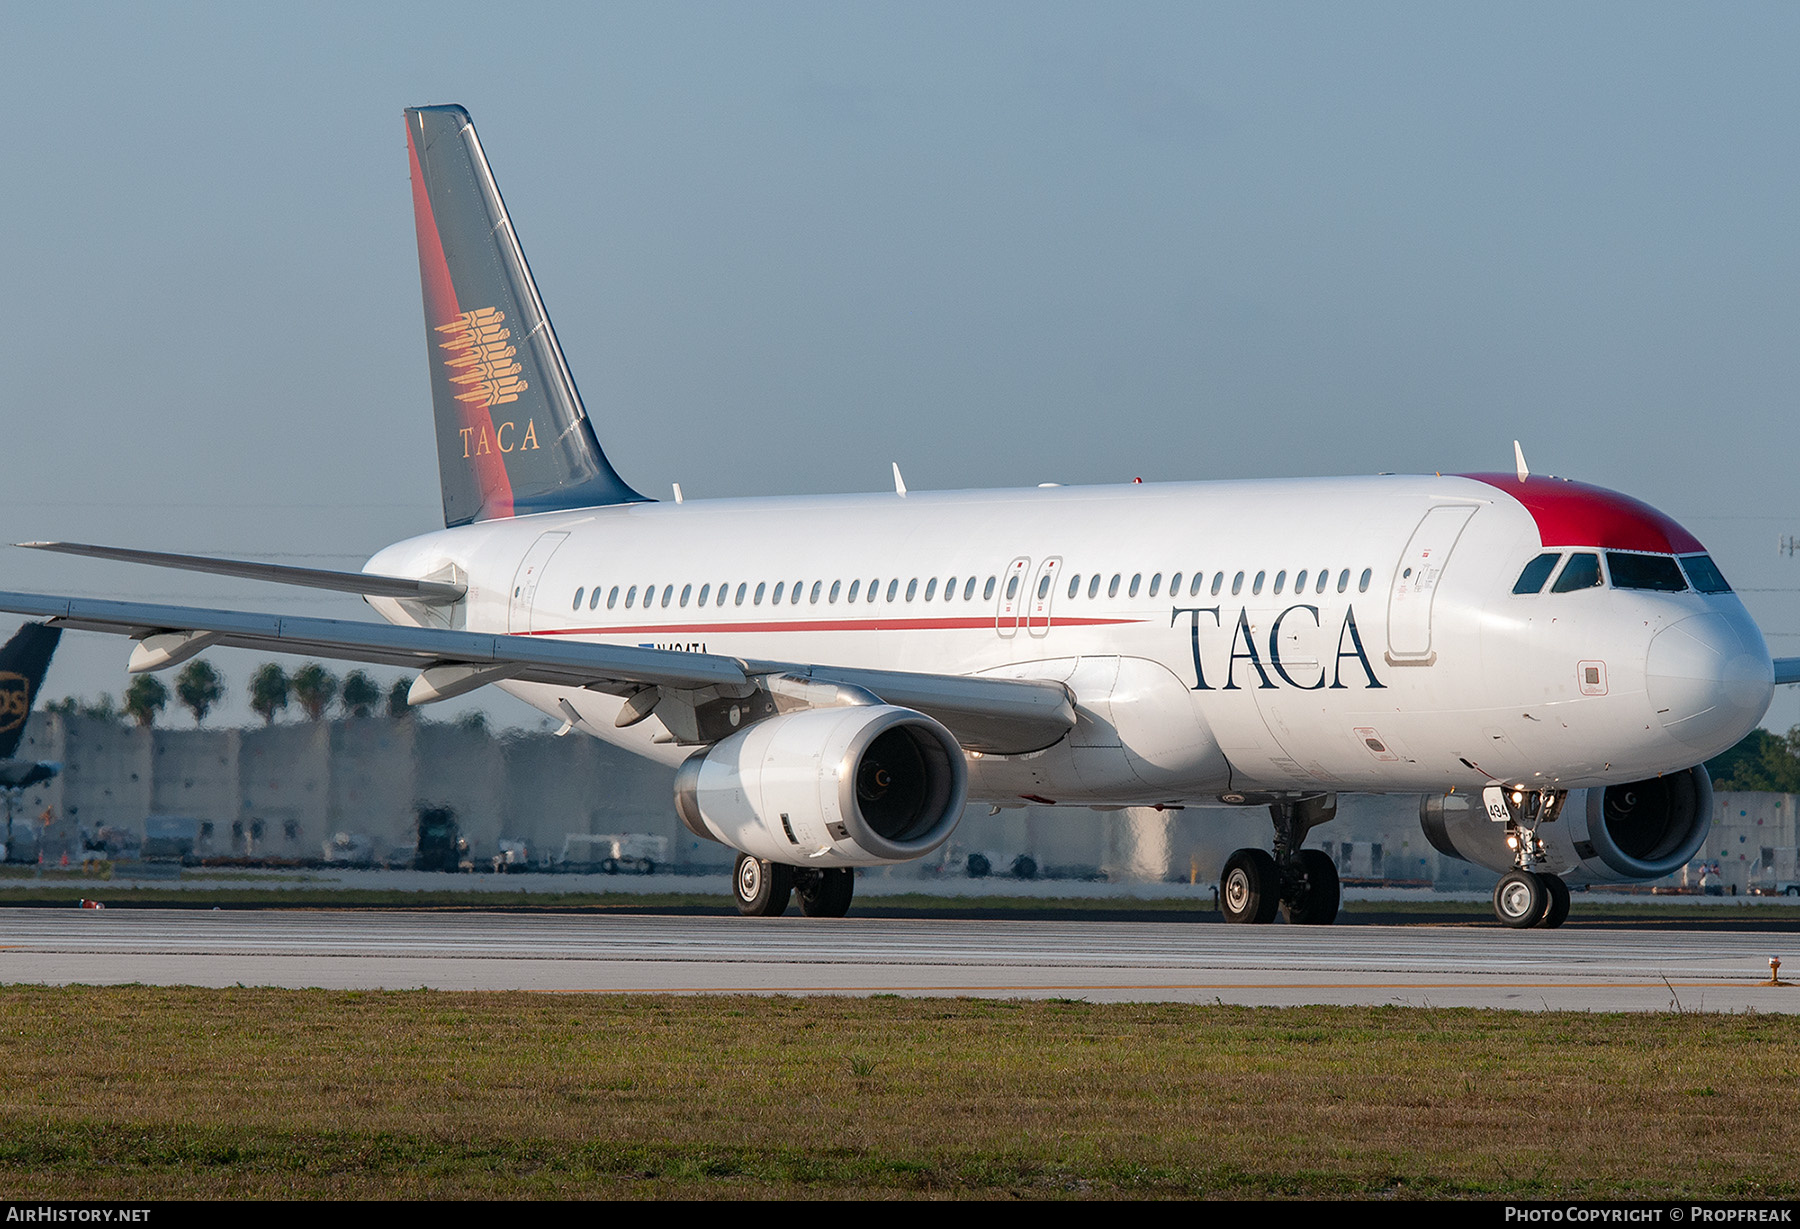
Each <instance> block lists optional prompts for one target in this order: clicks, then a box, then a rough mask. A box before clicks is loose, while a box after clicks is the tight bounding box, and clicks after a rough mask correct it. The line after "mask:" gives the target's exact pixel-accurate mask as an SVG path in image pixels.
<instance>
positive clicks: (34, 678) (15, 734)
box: [0, 623, 62, 785]
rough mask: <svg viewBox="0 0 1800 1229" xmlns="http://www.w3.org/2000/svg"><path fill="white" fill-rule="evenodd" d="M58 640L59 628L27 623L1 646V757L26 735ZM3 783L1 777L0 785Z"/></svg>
mask: <svg viewBox="0 0 1800 1229" xmlns="http://www.w3.org/2000/svg"><path fill="white" fill-rule="evenodd" d="M60 639H62V630H61V629H60V628H55V627H48V626H46V625H44V624H42V623H27V624H26V625H25V626H24V627H21V628H20V629H19V630H18V631H17V632H16V633H14V635H13V638H12V639H11V640H8V641H7V642H6V643H5V645H0V760H5V759H7V758H9V757H10V756H11V755H12V753H13V752H14V751H17V750H18V749H19V740H20V739H21V738H24V737H25V720H26V718H28V717H30V716H31V706H32V705H33V704H35V703H36V702H37V694H38V688H39V687H41V686H43V683H44V672H45V671H46V670H48V669H49V668H50V655H51V654H53V653H55V652H56V643H57V641H58V640H60ZM0 776H3V774H0ZM5 784H7V782H5V781H4V780H0V785H5Z"/></svg>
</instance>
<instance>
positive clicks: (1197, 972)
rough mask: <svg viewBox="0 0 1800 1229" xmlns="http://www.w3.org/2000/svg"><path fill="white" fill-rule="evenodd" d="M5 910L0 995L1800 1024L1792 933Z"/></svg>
mask: <svg viewBox="0 0 1800 1229" xmlns="http://www.w3.org/2000/svg"><path fill="white" fill-rule="evenodd" d="M1793 940H1794V941H1793V942H1791V943H1790V942H1789V937H1788V935H1786V934H1770V933H1754V932H1740V931H1732V930H1717V929H1710V930H1704V931H1700V930H1686V929H1679V928H1656V929H1642V930H1639V929H1583V928H1581V927H1579V926H1570V927H1566V928H1564V929H1562V930H1556V931H1509V930H1504V929H1501V928H1499V927H1494V926H1366V925H1359V926H1339V927H1298V926H1282V925H1277V926H1266V927H1243V928H1239V927H1229V926H1219V925H1199V924H1194V923H1191V922H1179V921H1177V922H1123V923H1121V922H1085V921H1082V922H1065V921H1042V920H1030V921H1014V920H985V919H983V920H953V919H910V918H909V919H896V918H856V917H850V918H843V919H833V920H826V919H808V918H800V917H786V918H756V919H748V918H735V917H668V916H646V915H619V914H606V915H583V914H569V915H560V914H499V913H426V912H417V913H411V912H386V911H383V912H350V911H345V912H330V911H279V910H270V911H231V910H175V909H108V910H81V909H55V910H52V909H0V982H3V983H39V984H71V983H89V984H119V983H130V982H141V983H149V984H157V985H201V986H231V985H237V984H242V985H247V986H287V987H325V988H335V989H414V988H420V987H428V988H434V989H444V990H533V991H544V992H564V993H583V992H587V993H615V994H617V993H677V994H702V993H705V994H719V993H726V994H732V993H742V994H855V995H867V994H905V995H970V996H978V997H1068V998H1082V999H1088V1000H1093V1001H1133V1000H1136V1001H1147V1000H1160V1001H1182V1002H1208V1003H1210V1002H1215V1001H1217V1002H1223V1003H1241V1004H1265V1005H1291V1004H1305V1003H1359V1004H1384V1003H1391V1004H1404V1005H1415V1006H1417V1005H1430V1006H1437V1007H1452V1006H1468V1007H1498V1008H1513V1009H1528V1010H1540V1009H1568V1010H1578V1011H1668V1010H1704V1011H1769V1012H1800V986H1787V985H1779V986H1770V985H1763V984H1760V983H1763V982H1766V981H1767V980H1768V979H1769V959H1770V957H1771V956H1774V957H1779V958H1780V959H1781V960H1782V961H1783V963H1784V965H1785V967H1786V969H1787V970H1788V971H1790V972H1791V973H1792V974H1793V975H1794V976H1795V977H1800V932H1796V933H1795V935H1794V936H1793Z"/></svg>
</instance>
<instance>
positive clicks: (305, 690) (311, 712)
mask: <svg viewBox="0 0 1800 1229" xmlns="http://www.w3.org/2000/svg"><path fill="white" fill-rule="evenodd" d="M293 688H294V699H296V700H298V701H300V707H301V708H303V709H305V710H306V715H307V716H308V717H309V718H311V719H312V720H314V721H318V720H319V719H320V718H322V717H324V716H325V709H326V707H327V706H328V705H330V703H331V702H332V700H334V699H335V698H336V697H337V693H338V680H337V675H335V674H333V673H332V672H331V671H329V670H327V669H326V668H325V667H324V666H321V665H320V664H319V663H318V662H316V661H309V662H307V663H306V664H305V665H304V666H301V667H300V668H299V669H298V670H296V671H294V678H293Z"/></svg>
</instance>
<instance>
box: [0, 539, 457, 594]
mask: <svg viewBox="0 0 1800 1229" xmlns="http://www.w3.org/2000/svg"><path fill="white" fill-rule="evenodd" d="M17 545H19V546H23V547H25V548H26V549H27V550H47V551H55V552H56V553H57V554H59V555H84V556H86V557H87V558H90V559H115V560H118V561H119V562H121V563H142V564H147V565H148V566H150V567H153V568H179V569H181V570H182V571H186V572H211V573H213V574H214V575H216V576H241V577H243V578H244V579H245V580H267V581H271V582H273V583H275V584H278V585H299V586H301V587H303V588H307V589H335V590H337V591H338V592H339V593H360V594H362V595H363V596H365V597H397V598H406V599H409V600H411V601H415V602H423V603H425V604H426V605H430V606H442V605H448V604H449V603H451V602H460V601H461V600H462V599H463V595H464V594H465V593H467V592H468V589H467V587H466V586H464V585H452V584H445V583H444V582H442V581H436V580H411V579H409V578H407V577H405V576H375V575H371V574H370V573H368V572H334V571H329V570H327V569H325V568H296V567H289V566H287V565H286V564H281V563H258V562H256V561H255V560H251V559H215V558H213V557H212V556H210V555H172V554H168V553H166V552H164V551H154V550H131V549H129V548H127V547H123V546H91V545H89V544H88V543H86V542H20V543H18V544H17Z"/></svg>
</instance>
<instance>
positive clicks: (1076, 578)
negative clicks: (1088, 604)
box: [1069, 572, 1081, 597]
mask: <svg viewBox="0 0 1800 1229" xmlns="http://www.w3.org/2000/svg"><path fill="white" fill-rule="evenodd" d="M1080 592H1081V573H1080V572H1077V573H1075V575H1073V576H1071V577H1069V596H1070V597H1074V596H1075V595H1076V594H1077V593H1080Z"/></svg>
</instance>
